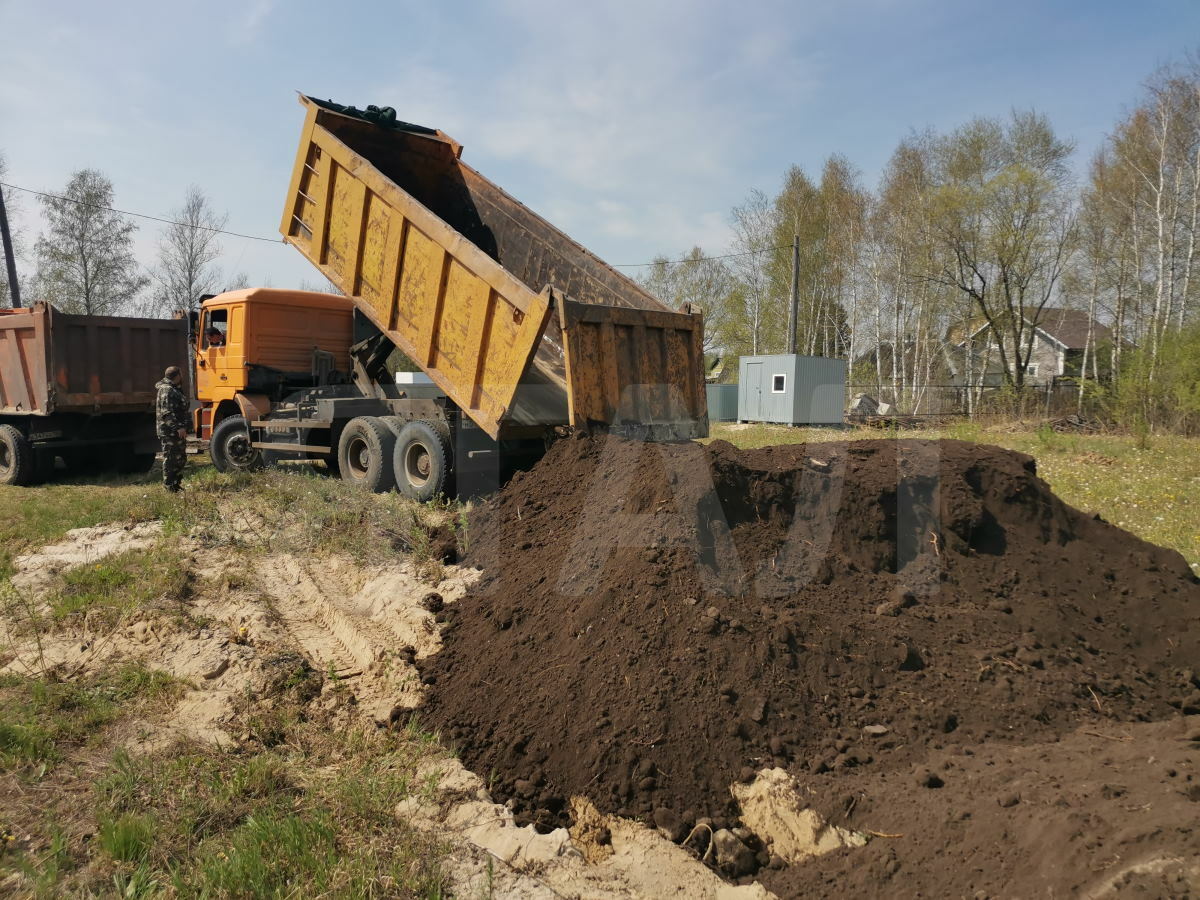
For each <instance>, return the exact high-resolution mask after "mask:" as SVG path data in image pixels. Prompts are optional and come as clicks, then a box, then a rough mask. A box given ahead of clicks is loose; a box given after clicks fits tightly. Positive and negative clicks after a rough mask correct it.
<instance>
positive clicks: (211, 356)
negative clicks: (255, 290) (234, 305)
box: [196, 307, 230, 400]
mask: <svg viewBox="0 0 1200 900" xmlns="http://www.w3.org/2000/svg"><path fill="white" fill-rule="evenodd" d="M228 335H229V308H228V307H216V308H215V309H206V310H204V315H203V317H202V319H201V321H200V351H199V356H198V359H197V362H196V369H197V371H196V392H197V396H198V397H199V398H200V399H205V400H213V399H218V398H217V396H216V395H218V394H221V393H223V392H224V389H226V388H228V386H229V383H230V372H229V367H230V366H229V364H230V360H229V346H228Z"/></svg>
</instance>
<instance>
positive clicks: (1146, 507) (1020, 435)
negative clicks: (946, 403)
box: [712, 422, 1200, 570]
mask: <svg viewBox="0 0 1200 900" xmlns="http://www.w3.org/2000/svg"><path fill="white" fill-rule="evenodd" d="M889 437H907V438H926V439H928V438H953V439H956V440H965V441H974V442H976V443H982V444H993V445H996V446H999V447H1005V448H1007V449H1009V450H1019V451H1021V452H1022V453H1028V454H1030V455H1031V456H1033V457H1034V458H1035V459H1036V460H1037V463H1038V474H1039V475H1040V476H1041V477H1042V478H1044V479H1045V480H1046V481H1047V483H1049V485H1050V487H1051V488H1052V489H1053V490H1054V492H1055V493H1056V494H1058V496H1059V497H1061V498H1062V499H1063V500H1065V501H1066V502H1067V503H1069V504H1071V505H1072V506H1074V507H1077V508H1078V509H1081V510H1083V511H1085V512H1088V513H1099V514H1100V515H1101V516H1103V517H1104V518H1105V519H1107V520H1108V521H1109V522H1112V523H1113V524H1114V525H1118V526H1119V527H1121V528H1124V529H1126V530H1127V531H1130V532H1132V533H1133V534H1136V535H1137V536H1138V537H1140V538H1142V539H1144V540H1147V541H1150V542H1151V543H1155V544H1160V545H1162V546H1164V547H1171V548H1173V549H1175V550H1178V551H1179V552H1180V553H1181V554H1183V556H1184V558H1185V559H1186V560H1187V561H1188V562H1189V563H1190V564H1191V565H1192V568H1193V569H1196V570H1200V439H1197V438H1186V437H1176V436H1173V435H1158V436H1151V437H1150V438H1149V439H1148V447H1146V449H1141V448H1140V447H1139V443H1140V442H1139V440H1138V438H1137V437H1136V436H1130V435H1116V434H1098V435H1087V434H1071V433H1058V432H1055V431H1053V430H1051V429H1049V428H1042V429H1039V430H1036V431H1034V430H1022V431H1005V430H1003V429H1000V428H983V427H981V426H980V425H978V424H976V423H972V422H964V423H960V424H958V425H954V426H950V427H946V428H939V429H912V430H899V431H881V430H879V429H874V428H860V429H850V430H841V429H832V428H788V427H787V426H783V425H751V426H744V425H743V426H736V425H726V424H717V425H714V426H713V428H712V439H713V440H717V439H720V440H726V441H729V442H730V443H731V444H734V445H736V446H738V447H745V448H752V447H766V446H771V445H773V444H790V443H805V442H814V443H815V442H821V441H844V440H868V439H880V438H889Z"/></svg>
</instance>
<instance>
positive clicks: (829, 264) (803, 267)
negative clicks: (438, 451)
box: [640, 60, 1200, 427]
mask: <svg viewBox="0 0 1200 900" xmlns="http://www.w3.org/2000/svg"><path fill="white" fill-rule="evenodd" d="M1074 152H1075V145H1074V142H1073V141H1071V140H1069V139H1067V138H1065V137H1064V136H1062V135H1060V134H1058V133H1057V132H1056V131H1055V129H1054V127H1053V124H1052V123H1051V122H1050V121H1049V119H1048V118H1047V117H1046V116H1044V115H1042V114H1039V113H1037V112H1033V111H1014V112H1013V113H1011V115H1009V116H1008V117H1004V118H977V119H974V120H972V121H970V122H967V123H965V124H963V125H962V126H960V127H958V128H955V129H953V130H950V131H947V132H937V131H934V130H927V131H923V132H919V133H914V134H910V135H909V136H907V137H905V138H903V139H902V140H901V141H900V142H899V144H898V145H897V146H896V148H895V150H894V152H893V153H892V155H891V157H890V159H889V161H888V163H887V165H886V167H885V169H884V171H883V173H882V176H881V178H880V180H879V183H878V185H876V186H875V188H874V189H871V188H868V187H866V186H865V185H864V184H863V180H862V177H861V175H860V174H859V173H858V172H856V171H855V169H854V168H853V166H851V165H850V163H849V162H848V161H847V159H846V158H845V157H844V156H841V155H839V154H834V155H832V156H830V157H829V158H828V159H827V160H826V161H825V164H824V166H823V167H822V170H821V172H820V175H819V177H816V178H814V177H812V176H810V175H809V173H807V172H805V171H804V170H803V169H801V168H799V167H792V168H791V169H789V170H788V172H787V173H786V174H785V176H784V178H783V182H782V185H781V187H780V189H779V191H778V193H776V194H775V195H774V196H768V195H766V194H764V193H762V192H761V191H752V192H751V193H750V195H749V196H748V197H747V199H746V200H745V201H744V202H743V203H742V204H740V205H739V206H737V207H736V208H734V209H733V210H732V213H731V223H732V226H733V234H734V237H733V243H732V246H731V247H729V248H728V250H727V251H723V252H722V253H720V254H716V255H710V254H707V253H705V252H704V250H703V249H702V248H700V247H694V248H693V249H692V250H691V252H690V253H689V254H688V255H687V256H686V257H684V258H683V259H682V260H674V261H672V260H668V259H667V258H666V257H660V258H658V259H656V260H655V262H654V263H653V264H652V265H651V266H650V267H649V268H648V270H647V271H646V272H645V273H644V274H643V275H642V276H641V278H640V280H641V281H642V283H643V284H644V285H645V286H646V287H647V288H648V289H649V290H650V291H651V292H652V293H655V294H656V295H658V296H659V297H660V298H662V299H663V300H665V301H666V302H668V303H672V304H675V303H680V302H689V303H692V304H693V305H695V306H697V307H700V308H702V309H703V310H704V311H705V312H706V314H707V315H706V323H707V324H706V330H707V335H706V343H707V349H711V350H713V351H719V352H720V353H722V354H724V355H727V356H730V357H736V356H739V355H743V354H762V353H780V352H785V346H786V340H787V323H788V317H789V310H790V307H791V304H790V297H791V287H792V285H791V281H792V265H791V243H792V239H793V236H798V237H799V243H800V265H799V277H798V292H797V293H798V297H799V304H798V312H797V317H796V318H797V323H796V324H797V333H798V342H797V344H798V352H800V353H805V354H812V355H820V356H836V357H844V358H848V359H850V360H851V361H852V369H851V380H852V381H853V382H854V383H855V384H857V385H860V386H862V387H864V388H867V389H870V390H872V391H873V392H875V393H876V394H877V395H878V396H879V397H880V398H881V399H886V400H889V401H891V402H893V403H895V404H897V405H898V407H899V408H900V409H901V410H903V411H906V412H913V413H920V412H921V411H922V410H923V409H926V408H929V400H930V398H929V397H928V396H927V393H928V392H929V391H930V389H931V387H933V386H937V385H939V384H940V383H942V382H944V381H946V380H947V379H948V378H950V377H951V374H953V377H954V379H955V382H954V383H955V385H957V386H959V388H960V390H959V392H958V393H959V394H960V395H963V400H964V402H965V405H966V407H967V410H968V411H971V410H972V409H973V407H974V405H975V404H977V403H978V402H979V401H980V400H981V399H982V398H983V394H984V388H985V385H987V384H988V380H987V378H986V377H985V376H987V375H989V374H990V375H993V376H996V378H997V380H999V382H1000V384H1001V386H1002V389H1003V392H1004V393H1005V394H1007V395H1009V396H1015V397H1020V396H1021V395H1022V393H1023V392H1025V391H1026V388H1027V380H1028V377H1029V374H1030V372H1031V371H1032V367H1031V366H1030V361H1031V358H1032V354H1033V352H1034V336H1035V331H1036V329H1037V328H1039V327H1041V326H1042V325H1043V324H1044V323H1045V322H1046V320H1047V316H1048V311H1049V310H1052V309H1054V310H1057V309H1059V308H1070V309H1074V310H1078V311H1080V312H1081V313H1086V315H1087V319H1086V321H1087V322H1088V326H1087V336H1086V341H1085V346H1084V348H1083V354H1082V359H1077V360H1075V364H1074V370H1073V371H1072V372H1070V373H1069V374H1070V375H1071V376H1072V381H1073V382H1074V383H1075V384H1077V385H1078V386H1079V388H1078V400H1079V402H1080V404H1082V403H1083V402H1084V400H1085V399H1086V400H1091V399H1093V398H1095V399H1099V400H1102V401H1103V402H1104V403H1105V404H1106V405H1107V406H1106V408H1108V409H1109V410H1110V411H1113V412H1115V413H1119V414H1120V415H1121V416H1123V417H1125V418H1127V419H1142V420H1150V419H1153V420H1154V421H1156V422H1163V423H1165V424H1172V423H1173V419H1174V420H1178V419H1179V418H1180V416H1181V415H1182V416H1183V418H1184V419H1187V421H1188V422H1190V423H1191V425H1190V427H1200V396H1197V392H1200V388H1197V387H1196V385H1197V383H1200V378H1197V377H1196V376H1200V363H1198V362H1197V356H1198V354H1197V351H1198V350H1200V334H1198V333H1197V329H1200V322H1198V315H1197V314H1198V312H1200V301H1198V294H1200V271H1197V230H1198V226H1200V221H1198V218H1197V217H1198V213H1200V65H1198V64H1197V62H1196V61H1195V60H1189V61H1188V62H1186V63H1183V64H1176V65H1172V66H1169V67H1166V68H1163V69H1161V70H1160V71H1158V72H1157V73H1155V74H1154V75H1153V76H1152V77H1151V78H1150V79H1149V80H1148V81H1147V83H1146V85H1145V88H1144V90H1143V92H1142V95H1141V97H1140V98H1139V100H1138V102H1137V104H1136V105H1135V106H1134V107H1133V108H1132V109H1131V110H1130V111H1129V112H1128V113H1127V114H1125V115H1124V116H1123V117H1122V118H1121V119H1120V120H1119V121H1118V122H1116V123H1115V124H1114V127H1113V129H1112V132H1111V133H1110V134H1109V135H1108V136H1107V137H1106V139H1105V141H1104V143H1103V145H1102V146H1101V147H1100V149H1099V150H1098V151H1097V152H1096V154H1095V156H1094V158H1093V159H1092V160H1091V163H1090V166H1089V167H1088V169H1087V172H1086V175H1085V176H1084V177H1082V178H1080V177H1077V176H1076V175H1075V173H1074V171H1073V169H1072V159H1073V155H1074ZM726 371H729V369H728V367H727V368H726ZM1189 417H1190V418H1189ZM1174 424H1179V422H1178V421H1174Z"/></svg>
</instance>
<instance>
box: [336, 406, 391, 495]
mask: <svg viewBox="0 0 1200 900" xmlns="http://www.w3.org/2000/svg"><path fill="white" fill-rule="evenodd" d="M395 446H396V435H395V433H394V432H393V431H392V429H390V428H388V426H387V424H386V423H385V422H383V421H382V420H381V419H380V418H379V417H377V416H359V417H358V418H357V419H351V420H350V421H349V422H348V423H347V424H346V427H345V429H343V431H342V437H341V439H340V440H339V441H338V470H339V471H340V472H341V475H342V480H343V481H345V482H346V483H348V484H352V485H354V486H356V487H360V488H362V489H363V490H367V491H372V492H374V493H376V494H382V493H384V492H385V491H390V490H391V489H392V488H393V487H395V486H396V474H395V471H394V470H393V468H392V455H393V453H394V451H395Z"/></svg>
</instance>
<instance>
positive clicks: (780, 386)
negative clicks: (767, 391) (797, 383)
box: [771, 375, 787, 394]
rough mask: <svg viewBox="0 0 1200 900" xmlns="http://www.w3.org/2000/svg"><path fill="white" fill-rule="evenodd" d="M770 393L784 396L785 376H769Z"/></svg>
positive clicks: (785, 387)
mask: <svg viewBox="0 0 1200 900" xmlns="http://www.w3.org/2000/svg"><path fill="white" fill-rule="evenodd" d="M771 393H772V394H784V393H787V376H786V375H772V376H771Z"/></svg>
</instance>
